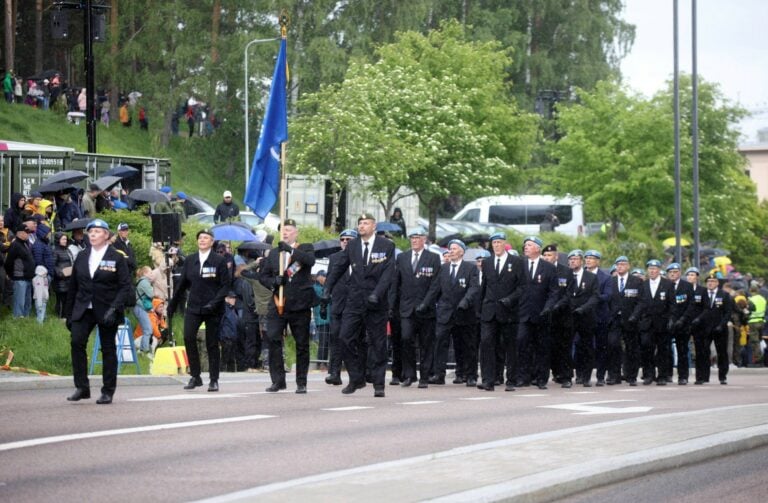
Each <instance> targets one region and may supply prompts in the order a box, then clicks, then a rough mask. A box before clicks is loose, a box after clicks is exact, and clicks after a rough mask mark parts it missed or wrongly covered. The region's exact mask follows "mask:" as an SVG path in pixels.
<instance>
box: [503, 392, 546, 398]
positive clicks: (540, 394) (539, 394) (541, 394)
mask: <svg viewBox="0 0 768 503" xmlns="http://www.w3.org/2000/svg"><path fill="white" fill-rule="evenodd" d="M510 396H526V397H527V396H547V394H546V393H527V394H525V395H517V394H514V395H510Z"/></svg>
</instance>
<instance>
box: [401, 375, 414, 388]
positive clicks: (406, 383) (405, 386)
mask: <svg viewBox="0 0 768 503" xmlns="http://www.w3.org/2000/svg"><path fill="white" fill-rule="evenodd" d="M411 384H413V379H411V378H410V377H408V378H407V379H405V380H404V381H403V382H401V383H400V386H402V387H403V388H407V387H408V386H410V385H411Z"/></svg>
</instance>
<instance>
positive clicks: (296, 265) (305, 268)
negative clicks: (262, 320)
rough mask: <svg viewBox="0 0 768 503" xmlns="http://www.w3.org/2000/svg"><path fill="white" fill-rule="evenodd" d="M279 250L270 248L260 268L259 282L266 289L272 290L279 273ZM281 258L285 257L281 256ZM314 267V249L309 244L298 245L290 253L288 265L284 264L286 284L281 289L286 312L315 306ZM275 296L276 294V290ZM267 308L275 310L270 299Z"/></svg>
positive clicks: (273, 303) (273, 302) (273, 300)
mask: <svg viewBox="0 0 768 503" xmlns="http://www.w3.org/2000/svg"><path fill="white" fill-rule="evenodd" d="M280 253H281V252H280V250H279V249H277V248H272V250H271V251H270V252H269V255H267V258H265V259H264V263H263V264H262V266H261V274H260V275H259V281H260V282H261V284H262V285H264V286H265V287H266V288H269V289H274V286H275V278H276V277H277V276H278V272H279V266H280V264H279V259H280ZM283 256H285V255H284V254H283ZM313 265H315V247H314V246H312V245H311V244H300V245H299V246H297V247H296V248H294V249H293V251H292V252H291V258H290V260H289V261H288V264H285V265H284V267H285V273H286V276H288V279H287V283H286V284H285V286H284V287H283V297H284V299H285V310H286V311H305V310H307V309H311V308H312V306H313V305H315V298H316V297H315V289H314V287H313V286H312V266H313ZM274 290H275V294H277V290H276V289H274ZM269 308H270V309H274V308H275V299H274V297H273V298H272V300H271V302H270V303H269Z"/></svg>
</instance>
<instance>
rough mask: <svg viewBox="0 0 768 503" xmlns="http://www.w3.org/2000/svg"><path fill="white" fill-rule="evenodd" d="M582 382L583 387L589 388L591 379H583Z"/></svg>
mask: <svg viewBox="0 0 768 503" xmlns="http://www.w3.org/2000/svg"><path fill="white" fill-rule="evenodd" d="M582 384H583V385H584V387H585V388H591V387H592V381H590V380H589V379H587V380H586V381H584V382H583V383H582Z"/></svg>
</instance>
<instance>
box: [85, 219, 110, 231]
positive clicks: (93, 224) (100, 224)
mask: <svg viewBox="0 0 768 503" xmlns="http://www.w3.org/2000/svg"><path fill="white" fill-rule="evenodd" d="M93 228H99V229H107V230H109V224H108V223H107V222H105V221H104V220H102V219H100V218H94V219H93V220H91V221H90V222H88V225H86V226H85V230H87V231H89V230H91V229H93Z"/></svg>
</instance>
